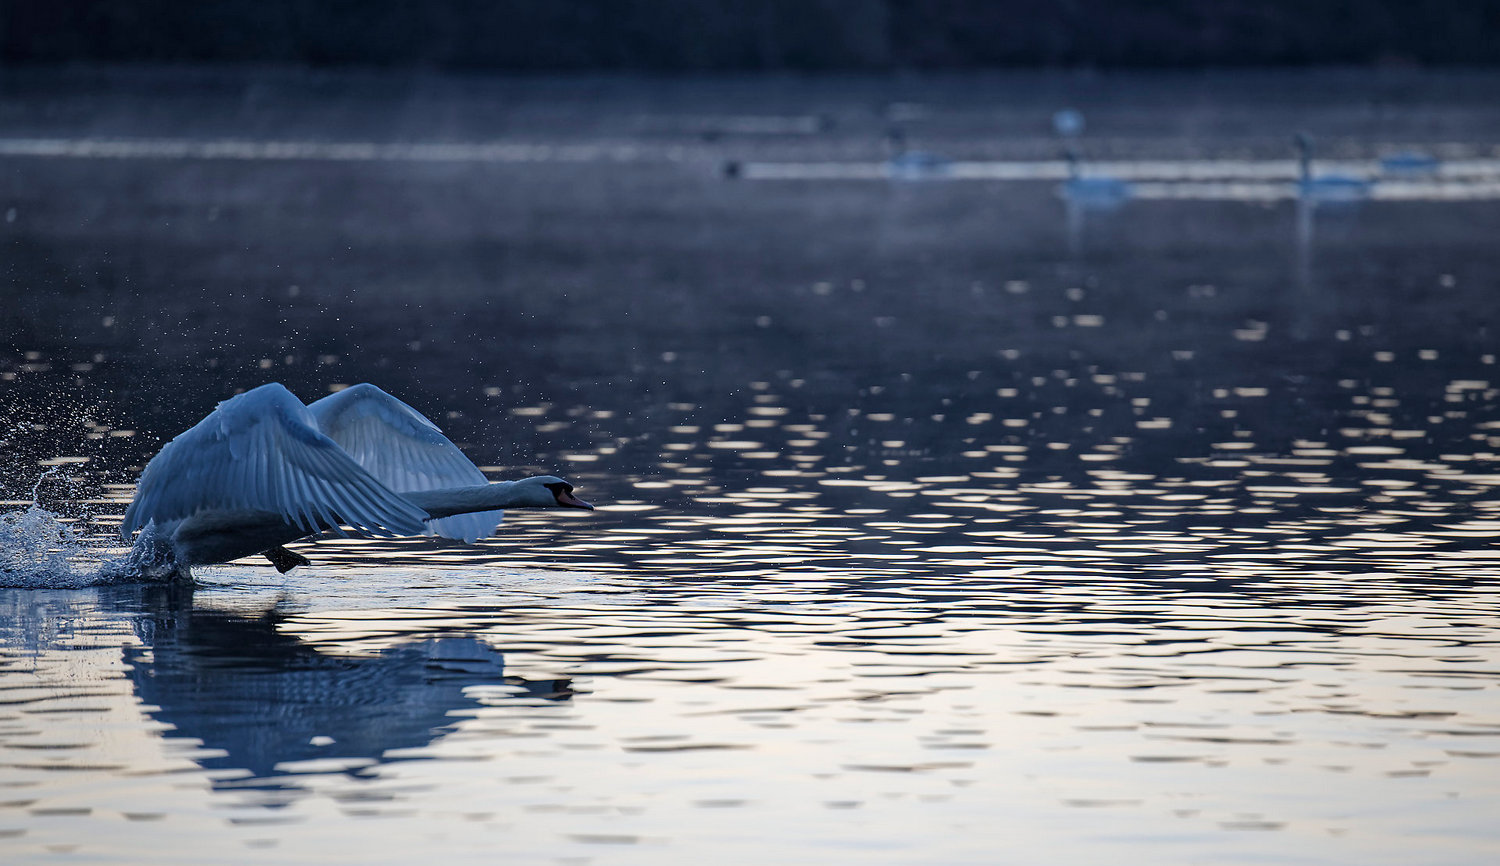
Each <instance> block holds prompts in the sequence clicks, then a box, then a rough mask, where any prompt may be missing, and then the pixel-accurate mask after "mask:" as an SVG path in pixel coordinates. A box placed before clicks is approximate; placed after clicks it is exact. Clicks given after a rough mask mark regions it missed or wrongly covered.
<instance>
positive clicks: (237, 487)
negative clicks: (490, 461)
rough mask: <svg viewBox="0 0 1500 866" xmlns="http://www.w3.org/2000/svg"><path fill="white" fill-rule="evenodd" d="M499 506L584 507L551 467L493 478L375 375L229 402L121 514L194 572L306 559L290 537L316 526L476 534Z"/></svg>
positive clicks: (126, 524) (185, 437)
mask: <svg viewBox="0 0 1500 866" xmlns="http://www.w3.org/2000/svg"><path fill="white" fill-rule="evenodd" d="M504 508H585V509H588V510H590V511H592V510H593V506H592V505H590V504H588V503H587V502H584V501H583V500H582V499H579V498H578V497H576V496H574V495H573V485H571V484H569V483H568V482H566V481H564V480H562V479H561V478H557V477H555V476H551V475H539V476H535V477H532V478H523V479H521V480H519V481H498V482H494V483H490V482H489V481H488V479H486V478H485V476H484V473H483V472H480V471H479V468H478V467H477V466H475V465H474V464H473V463H472V462H470V460H469V459H468V458H467V457H465V456H464V455H463V452H461V451H459V450H458V447H457V446H456V445H454V444H453V443H452V442H450V441H448V439H447V437H445V436H444V435H443V434H442V432H441V431H439V430H438V428H437V426H436V425H435V424H433V423H432V422H431V421H429V420H427V418H426V417H425V416H423V415H422V413H420V412H418V411H417V410H415V409H413V408H411V407H410V406H408V405H406V404H405V403H403V402H401V401H400V400H397V399H396V398H395V397H392V396H391V395H390V394H387V393H386V392H384V391H382V390H380V389H379V388H377V387H375V386H374V385H369V384H364V385H355V386H353V387H351V388H346V389H344V390H342V391H339V392H337V393H334V394H331V395H329V396H327V397H324V398H323V399H321V400H318V401H316V402H314V403H313V404H312V405H307V406H305V405H303V404H302V401H300V400H298V399H297V398H296V397H295V396H293V394H292V392H290V391H288V390H287V389H286V388H285V387H284V386H283V385H281V384H279V383H274V382H273V383H271V384H268V385H262V386H260V387H259V388H254V389H252V390H249V391H246V392H245V393H243V394H238V395H236V396H234V397H231V398H229V399H228V400H225V401H223V402H222V403H220V404H219V405H218V407H217V408H215V409H214V411H213V412H210V413H209V415H208V417H206V418H204V419H203V420H202V421H200V422H198V423H197V424H196V425H194V426H193V427H192V428H190V429H188V430H187V431H185V432H183V433H181V434H179V435H178V436H177V437H176V438H175V439H173V440H172V441H171V442H168V443H167V444H166V445H165V446H163V447H162V449H161V451H160V452H159V453H158V454H157V455H156V456H155V457H153V458H152V459H151V462H150V463H148V464H147V465H146V469H145V471H144V472H142V473H141V480H140V483H139V484H138V485H136V491H135V498H134V500H133V501H132V502H131V503H130V507H129V508H128V509H127V510H126V512H125V518H124V520H123V522H122V523H121V524H120V534H121V535H122V536H123V537H124V538H125V539H126V540H127V541H129V540H130V538H131V536H132V534H135V533H137V532H139V534H138V535H137V536H136V540H135V548H136V549H141V548H147V549H149V552H150V554H151V555H150V556H145V555H139V554H137V550H136V549H133V550H132V554H133V558H134V559H137V560H140V561H143V562H147V561H149V562H165V563H166V564H167V565H166V567H167V568H168V570H169V571H171V572H181V573H184V574H186V573H189V570H190V569H191V568H192V566H194V565H212V564H216V563H221V562H229V561H230V560H234V559H239V558H240V557H244V556H251V555H253V554H263V555H265V557H266V558H267V559H269V560H270V561H271V564H272V565H275V566H276V568H277V570H279V571H282V572H286V571H289V570H291V569H292V568H294V567H296V566H298V565H307V564H308V560H307V559H306V558H304V557H303V556H301V555H299V554H296V553H292V552H291V551H289V550H287V549H286V548H285V545H287V544H289V543H291V542H293V541H296V540H298V539H300V538H304V537H306V536H309V535H312V534H314V533H318V532H325V531H326V532H333V533H335V534H338V535H342V536H346V537H347V535H348V532H347V531H346V529H345V527H348V528H350V529H353V530H355V531H356V532H359V533H363V534H368V535H381V536H399V535H423V534H427V535H440V536H443V537H445V538H452V539H456V540H461V541H466V542H469V543H473V542H475V541H477V540H479V539H481V538H484V537H486V536H488V535H490V534H492V533H493V532H494V531H495V529H496V527H497V526H498V525H499V523H500V520H501V517H502V516H503V514H502V512H501V509H504Z"/></svg>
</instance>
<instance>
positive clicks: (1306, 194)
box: [1293, 132, 1371, 204]
mask: <svg viewBox="0 0 1500 866" xmlns="http://www.w3.org/2000/svg"><path fill="white" fill-rule="evenodd" d="M1293 141H1294V143H1295V144H1296V146H1297V195H1298V196H1300V197H1301V198H1302V199H1304V200H1306V201H1311V202H1321V203H1328V204H1336V203H1339V202H1345V203H1347V202H1356V201H1362V200H1363V199H1366V198H1368V197H1369V195H1370V188H1371V183H1370V181H1369V180H1368V179H1366V178H1363V177H1356V176H1354V175H1352V174H1337V173H1327V174H1314V173H1313V168H1312V161H1313V142H1312V136H1310V135H1308V134H1307V133H1305V132H1303V133H1298V134H1297V136H1296V138H1295V139H1293Z"/></svg>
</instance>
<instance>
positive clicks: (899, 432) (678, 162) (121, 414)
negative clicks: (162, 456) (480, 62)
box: [0, 71, 1500, 866]
mask: <svg viewBox="0 0 1500 866" xmlns="http://www.w3.org/2000/svg"><path fill="white" fill-rule="evenodd" d="M1497 84H1500V80H1497V79H1496V78H1494V77H1486V76H1463V75H1453V76H1436V75H1422V74H1417V73H1388V74H1383V75H1381V76H1373V77H1371V76H1364V77H1360V76H1355V75H1353V74H1342V73H1327V74H1319V75H1304V76H1296V75H1286V74H1274V75H1272V74H1264V75H1253V74H1244V75H1237V76H1230V75H1221V76H1208V77H1191V78H1188V77H1177V78H1173V77H1151V78H1134V79H1132V78H1108V77H1102V78H1101V77H1088V76H1081V77H1080V76H1072V77H1070V76H1056V77H1045V76H1029V77H1028V76H1014V77H996V78H978V79H916V80H880V81H874V80H862V79H849V80H830V81H793V80H771V81H761V82H754V81H746V80H719V81H696V82H642V81H634V82H632V81H613V80H591V79H576V80H566V81H553V80H533V81H529V82H524V81H523V82H494V81H485V80H479V79H475V80H461V79H435V78H423V77H417V78H410V79H394V78H381V77H378V76H342V77H339V76H315V75H309V74H301V73H264V74H262V75H258V76H256V77H239V76H235V75H231V74H227V73H193V74H182V75H169V74H167V73H161V72H132V73H122V72H118V71H115V72H91V71H72V72H68V73H42V72H31V73H26V74H24V75H21V74H18V75H16V76H13V77H12V78H10V79H8V80H7V82H6V84H5V86H4V87H3V88H0V120H3V121H4V129H5V132H4V135H3V136H0V212H3V219H4V222H0V248H3V250H4V256H3V267H0V293H3V296H4V298H5V303H4V304H3V308H0V333H3V334H4V335H5V339H4V342H3V344H0V422H3V426H4V429H3V431H0V439H3V440H4V443H3V445H0V482H3V497H4V498H5V499H6V500H8V502H7V503H6V504H5V505H4V510H5V511H6V512H8V513H7V514H6V516H5V518H4V521H3V523H0V542H3V555H4V556H5V560H4V568H5V571H4V574H5V577H6V581H7V582H9V583H11V584H23V585H24V586H23V587H22V588H10V589H0V858H3V859H4V861H5V862H7V863H152V864H162V863H184V864H187V863H191V864H203V863H235V864H238V863H246V862H267V863H312V862H318V863H351V864H354V863H358V864H367V863H407V862H410V861H412V860H413V859H415V858H428V859H431V860H434V861H436V860H443V861H447V862H493V861H495V860H503V861H505V862H517V863H602V864H615V863H643V864H648V863H649V864H659V863H675V862H691V861H694V860H700V859H704V858H712V859H714V860H715V861H716V862H723V863H743V864H762V863H766V862H775V861H781V862H789V863H861V864H866V863H878V864H884V863H890V864H898V863H899V864H949V863H953V864H961V863H973V864H988V863H997V862H1022V863H1031V862H1057V863H1096V862H1102V861H1105V860H1110V861H1113V862H1121V863H1130V864H1134V863H1141V864H1148V863H1149V864H1153V866H1158V864H1201V863H1214V864H1227V863H1275V864H1349V863H1360V864H1411V863H1421V864H1424V866H1426V864H1480V863H1492V862H1496V860H1497V858H1500V826H1497V824H1496V823H1495V820H1494V818H1495V815H1496V813H1497V810H1500V636H1497V631H1496V626H1497V625H1500V618H1497V616H1496V614H1495V611H1496V607H1497V604H1500V554H1497V552H1496V549H1495V547H1494V539H1495V537H1496V535H1497V532H1500V495H1497V490H1496V488H1497V487H1500V471H1497V469H1496V463H1495V461H1496V454H1497V452H1500V408H1497V401H1500V367H1497V366H1496V355H1497V354H1500V343H1497V340H1496V339H1495V337H1496V335H1495V328H1497V327H1500V319H1497V313H1500V300H1497V299H1500V282H1497V278H1496V276H1495V274H1496V273H1500V245H1497V244H1496V243H1495V237H1496V233H1497V229H1500V200H1497V198H1496V196H1495V195H1492V194H1488V193H1486V192H1485V189H1486V187H1485V184H1486V183H1488V182H1490V181H1491V180H1493V178H1489V177H1488V175H1486V172H1488V171H1490V170H1491V169H1490V168H1487V167H1486V166H1489V165H1490V162H1489V161H1492V160H1495V159H1496V158H1497V157H1500V152H1497V150H1496V149H1495V146H1494V145H1493V144H1492V143H1491V142H1493V141H1494V140H1495V133H1496V132H1497V129H1500V122H1497V121H1500V113H1497V111H1496V110H1495V107H1494V105H1495V103H1494V101H1493V98H1492V97H1493V94H1494V93H1495V92H1496V90H1495V88H1496V85H1497ZM1065 106H1073V107H1077V108H1079V109H1080V110H1081V111H1083V112H1084V114H1085V115H1086V116H1087V118H1088V129H1087V131H1086V132H1085V134H1084V135H1083V136H1082V138H1081V139H1080V140H1079V142H1078V147H1079V149H1080V150H1081V151H1082V152H1083V155H1084V158H1085V162H1084V166H1083V167H1084V169H1085V171H1093V172H1095V173H1099V172H1101V171H1102V170H1101V169H1100V168H1099V167H1100V166H1101V165H1103V162H1102V161H1103V160H1105V159H1111V160H1116V161H1122V163H1120V164H1124V165H1126V166H1127V167H1128V166H1130V165H1133V164H1135V163H1132V162H1131V161H1132V160H1137V161H1139V160H1152V159H1156V160H1176V161H1181V162H1182V163H1183V164H1184V165H1189V166H1198V168H1189V169H1184V170H1183V176H1182V177H1180V178H1178V180H1187V179H1190V178H1189V175H1192V174H1193V172H1195V171H1208V170H1210V169H1212V170H1217V169H1213V166H1214V165H1219V164H1221V163H1223V162H1225V161H1235V162H1237V163H1244V164H1253V166H1264V167H1265V172H1264V175H1265V177H1267V178H1270V179H1269V180H1267V181H1265V183H1269V184H1271V186H1270V187H1266V186H1264V184H1263V185H1262V186H1261V187H1258V188H1257V189H1258V190H1259V192H1255V191H1253V190H1252V191H1251V192H1249V193H1245V194H1240V193H1239V192H1235V190H1238V189H1240V188H1239V187H1234V189H1227V188H1224V187H1216V189H1218V190H1219V192H1218V193H1215V194H1212V195H1206V194H1193V195H1183V196H1177V197H1173V196H1172V195H1166V194H1163V195H1160V196H1155V197H1152V196H1148V195H1142V196H1138V197H1136V198H1134V199H1132V200H1129V201H1124V202H1115V203H1111V204H1109V206H1107V207H1103V206H1099V207H1096V206H1093V205H1091V204H1089V203H1088V202H1082V203H1081V202H1080V201H1064V200H1063V199H1060V198H1059V194H1058V180H1057V179H1056V178H1052V179H1047V178H1049V177H1051V175H1052V174H1055V173H1056V171H1057V166H1058V165H1060V163H1057V155H1058V147H1059V145H1058V142H1057V141H1056V140H1055V137H1054V136H1053V135H1052V133H1051V127H1050V124H1051V117H1052V113H1053V112H1054V111H1055V110H1057V109H1058V108H1060V107H1065ZM892 122H897V123H901V124H904V125H905V126H906V127H907V128H908V134H909V139H910V140H911V142H912V144H913V145H917V146H920V147H922V148H924V149H926V150H929V151H932V152H936V153H940V154H942V155H943V156H944V157H948V158H951V159H953V160H957V161H964V162H965V163H967V164H972V165H980V166H989V167H990V168H989V169H986V171H979V172H977V173H976V172H970V174H975V175H977V176H973V177H970V176H963V173H962V172H960V173H958V174H957V175H949V176H946V177H935V178H928V179H920V178H918V179H909V180H905V181H903V180H899V179H897V180H891V179H888V178H886V177H885V176H884V175H885V174H888V173H889V172H888V171H887V169H886V168H885V167H884V163H883V160H884V159H885V151H884V145H883V143H882V141H881V136H882V132H883V130H884V128H885V126H887V125H888V124H890V123H892ZM1302 130H1305V131H1308V132H1310V133H1312V134H1313V135H1314V136H1315V138H1316V140H1317V142H1318V153H1319V155H1320V157H1322V158H1326V159H1329V160H1341V161H1342V162H1341V163H1340V164H1341V165H1345V166H1348V165H1353V166H1356V167H1358V166H1368V165H1376V164H1377V163H1376V161H1377V160H1378V159H1379V158H1380V157H1382V156H1384V155H1388V154H1390V153H1393V152H1396V151H1399V150H1410V149H1417V150H1420V151H1421V152H1423V153H1427V154H1430V155H1432V156H1434V157H1435V158H1437V159H1439V160H1440V162H1441V168H1439V169H1436V170H1434V173H1433V174H1432V175H1431V176H1425V175H1424V176H1423V177H1419V178H1416V179H1413V178H1411V177H1381V178H1377V179H1376V187H1375V189H1376V190H1381V189H1384V190H1387V191H1389V190H1392V189H1396V190H1403V189H1404V190H1407V191H1408V192H1409V193H1410V194H1409V195H1408V194H1406V193H1402V194H1401V195H1400V196H1397V197H1394V198H1393V197H1389V196H1386V197H1382V196H1381V195H1371V196H1370V197H1369V198H1368V200H1365V201H1358V202H1342V203H1338V202H1330V203H1325V202H1316V201H1313V200H1311V196H1310V195H1306V196H1303V197H1302V198H1301V199H1299V198H1298V193H1297V190H1296V188H1295V187H1294V186H1289V184H1290V178H1292V177H1294V174H1292V173H1291V172H1293V171H1294V169H1295V164H1294V163H1292V162H1291V161H1290V160H1291V158H1292V157H1291V150H1290V144H1289V142H1290V137H1291V135H1292V134H1293V133H1294V132H1297V131H1302ZM424 147H425V148H427V149H425V150H424V149H422V148H424ZM215 148H217V150H215ZM434 148H437V149H434ZM442 148H447V149H446V150H444V149H442ZM728 162H734V163H736V164H738V165H747V166H750V167H751V168H755V169H756V171H745V172H742V173H741V176H740V177H738V178H726V176H725V172H724V166H725V164H726V163H728ZM752 163H753V165H751V164H752ZM1043 163H1046V164H1045V165H1044V164H1043ZM767 165H770V166H773V167H774V166H781V167H782V168H783V169H785V170H783V171H781V175H782V176H780V177H775V176H774V175H775V174H776V172H774V171H772V172H769V173H767V172H765V171H761V169H763V168H764V166H767ZM1003 165H1020V166H1022V167H1023V168H1025V167H1026V166H1031V167H1032V168H1027V169H1026V171H1023V172H1021V174H1022V175H1026V173H1027V172H1030V175H1027V176H1026V177H1022V178H1021V179H1011V180H1005V179H997V175H1005V174H1006V172H1009V171H1011V169H1008V168H1006V169H1004V170H1001V169H999V168H995V167H996V166H1003ZM798 166H800V167H802V168H795V167H798ZM808 166H811V167H813V169H812V170H808V169H807V167H808ZM820 166H821V167H823V168H819V167H820ZM829 166H834V167H837V166H843V168H840V169H838V170H831V171H830V170H825V169H827V167H829ZM850 166H854V167H855V168H856V169H857V170H852V169H849V167H850ZM860 166H863V168H859V167H860ZM1203 166H1209V168H1208V169H1204V168H1203ZM788 167H791V168H788ZM793 168H795V170H793ZM1033 169H1034V170H1033ZM757 171H760V173H759V174H757ZM1256 171H1257V172H1258V171H1259V169H1256ZM820 172H822V175H823V176H820ZM1168 174H1169V175H1170V172H1169V173H1168ZM1028 177H1029V178H1030V179H1027V178H1028ZM1487 178H1488V179H1487ZM1157 182H1160V183H1163V184H1166V186H1163V187H1162V188H1161V189H1164V190H1166V191H1167V192H1171V191H1172V190H1182V189H1186V188H1184V187H1176V186H1171V184H1172V183H1174V180H1173V177H1172V176H1168V177H1166V178H1165V179H1162V178H1157ZM1402 183H1405V184H1406V186H1405V187H1402V186H1400V184H1402ZM1382 184H1383V186H1382ZM1231 186H1233V185H1231ZM1268 189H1269V190H1270V192H1271V193H1273V194H1270V195H1266V194H1262V193H1265V192H1266V191H1267V190H1268ZM268 381H280V382H283V383H285V384H286V385H287V386H288V387H290V388H291V389H292V390H293V391H294V392H296V393H297V394H299V395H300V396H302V397H303V398H304V399H305V400H308V401H311V400H313V399H315V398H317V397H319V396H321V395H323V394H326V393H328V392H329V391H330V389H333V388H336V387H338V386H340V385H344V384H351V383H355V382H361V381H369V382H374V383H376V384H378V385H380V386H381V387H383V388H385V389H386V390H388V391H390V392H391V393H393V394H395V395H397V396H399V397H400V398H402V399H403V400H405V401H407V402H409V403H410V404H412V405H413V406H415V407H417V408H418V409H420V410H421V411H423V412H424V413H426V414H428V415H429V416H430V417H431V418H433V419H434V420H435V421H436V422H437V423H438V424H439V425H440V426H442V427H443V428H444V430H445V431H446V432H447V433H448V434H449V435H450V438H452V439H453V440H454V441H456V442H458V443H460V445H461V446H462V447H464V449H465V450H466V452H467V453H468V454H469V455H470V456H471V457H473V458H474V460H475V461H476V463H478V464H479V465H480V466H481V467H483V468H485V470H486V472H488V473H489V474H490V476H491V477H493V478H497V479H499V478H507V477H517V476H520V475H524V474H531V473H535V472H540V471H546V472H554V473H556V474H560V475H564V476H565V477H567V478H568V479H569V480H571V481H573V482H574V483H575V484H577V485H578V492H579V494H580V495H582V496H583V497H584V498H586V499H588V500H590V501H592V502H594V503H595V504H596V505H598V506H599V508H598V510H597V511H595V512H593V513H582V512H579V513H571V512H570V513H556V512H512V513H511V514H509V515H508V516H507V519H506V523H505V525H504V526H503V527H502V528H501V531H500V532H499V533H498V534H497V535H496V536H495V537H494V538H492V539H489V540H487V541H484V542H482V543H480V544H478V545H476V546H472V547H469V546H464V545H461V544H455V543H450V542H437V541H433V540H428V539H410V540H401V541H378V542H377V541H367V540H328V541H320V542H318V543H316V544H302V545H298V546H297V547H296V549H298V550H300V551H301V552H302V553H304V554H306V555H307V556H308V557H309V558H311V559H312V560H313V563H314V564H313V565H312V566H311V567H307V568H302V569H298V570H296V571H294V572H292V573H290V574H288V575H279V574H277V573H276V572H275V571H274V570H272V569H271V568H270V567H269V566H268V565H266V564H265V563H263V562H251V561H245V562H243V563H236V564H233V565H227V566H222V567H214V568H205V569H200V570H199V571H198V572H197V573H196V578H197V580H196V582H195V583H193V584H189V585H171V586H163V585H153V584H143V583H129V582H127V583H122V584H115V585H91V584H96V583H97V580H95V579H94V577H93V575H94V574H95V570H96V566H97V561H98V560H100V559H103V558H108V557H110V556H114V555H118V554H119V553H120V552H121V550H122V549H123V548H122V545H121V543H120V542H119V541H118V538H117V537H116V536H113V532H114V527H115V526H116V525H117V524H118V520H119V516H120V514H121V513H122V512H123V510H124V506H125V503H126V502H128V500H129V497H130V494H131V485H132V483H133V482H134V479H135V478H136V476H137V475H138V473H139V470H140V467H141V466H143V465H144V463H145V461H147V460H148V459H149V458H150V457H151V455H153V454H154V453H155V452H156V451H157V450H158V449H159V448H160V446H161V444H162V443H163V442H165V441H166V440H167V439H170V438H171V437H172V436H174V435H176V434H177V433H178V432H180V431H182V430H183V429H185V428H186V427H188V426H190V425H191V424H193V423H194V422H196V421H197V420H198V419H199V418H201V417H202V416H203V415H205V414H206V413H207V412H209V411H211V410H212V408H213V406H214V404H215V403H217V402H218V401H219V400H222V399H224V398H226V397H228V396H229V395H231V394H233V393H235V392H236V391H237V390H241V389H246V388H250V387H254V386H256V385H260V384H263V383H265V382H268ZM33 502H35V503H36V505H37V507H36V508H32V507H31V506H32V504H33ZM58 518H60V519H61V520H62V522H61V523H59V522H57V519H58ZM39 587H40V588H39Z"/></svg>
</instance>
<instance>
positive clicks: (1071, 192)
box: [1060, 145, 1134, 210]
mask: <svg viewBox="0 0 1500 866" xmlns="http://www.w3.org/2000/svg"><path fill="white" fill-rule="evenodd" d="M1063 160H1064V161H1065V162H1066V163H1067V164H1068V179H1067V180H1065V181H1063V184H1062V187H1061V188H1060V192H1061V193H1062V197H1063V198H1064V199H1065V200H1066V201H1067V202H1068V203H1069V204H1073V205H1077V206H1079V207H1082V208H1083V209H1085V210H1114V209H1115V208H1118V207H1119V206H1120V205H1123V204H1124V203H1125V202H1127V201H1129V200H1130V197H1131V195H1132V194H1133V193H1134V190H1133V189H1132V188H1131V186H1130V184H1129V183H1127V182H1126V181H1123V180H1120V179H1119V178H1117V177H1110V176H1109V175H1106V174H1084V173H1083V162H1082V160H1081V159H1080V158H1079V156H1078V151H1077V150H1076V149H1075V148H1074V147H1073V146H1072V145H1068V146H1067V147H1064V148H1063Z"/></svg>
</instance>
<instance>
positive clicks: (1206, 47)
mask: <svg viewBox="0 0 1500 866" xmlns="http://www.w3.org/2000/svg"><path fill="white" fill-rule="evenodd" d="M0 62H7V63H58V62H111V63H115V62H147V63H163V62H166V63H176V62H231V63H233V62H253V63H289V64H301V65H310V66H326V65H367V66H427V67H434V68H448V69H495V70H538V71H546V70H554V71H555V70H585V69H630V70H660V71H667V70H834V69H849V70H872V69H874V70H878V69H942V68H976V67H1014V66H1100V67H1117V66H1124V67H1174V66H1204V65H1213V66H1245V65H1287V64H1315V63H1316V64H1371V63H1410V64H1423V65H1429V64H1448V65H1494V64H1496V63H1500V0H1461V2H1460V0H734V2H717V3H716V2H707V0H423V2H412V0H320V2H308V0H6V2H3V3H0Z"/></svg>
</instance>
